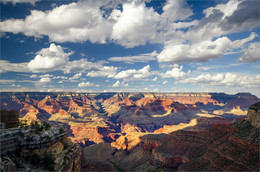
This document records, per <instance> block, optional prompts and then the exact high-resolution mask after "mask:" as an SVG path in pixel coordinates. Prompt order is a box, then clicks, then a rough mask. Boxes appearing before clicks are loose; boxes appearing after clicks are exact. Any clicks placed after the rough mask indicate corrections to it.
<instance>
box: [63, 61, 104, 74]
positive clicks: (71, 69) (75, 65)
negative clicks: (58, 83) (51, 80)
mask: <svg viewBox="0 0 260 172" xmlns="http://www.w3.org/2000/svg"><path fill="white" fill-rule="evenodd" d="M102 67H103V63H102V62H96V63H93V62H89V61H88V60H87V59H80V60H73V61H69V62H68V63H67V65H66V66H64V68H62V70H63V72H64V73H85V72H86V71H87V70H91V69H100V68H102Z"/></svg>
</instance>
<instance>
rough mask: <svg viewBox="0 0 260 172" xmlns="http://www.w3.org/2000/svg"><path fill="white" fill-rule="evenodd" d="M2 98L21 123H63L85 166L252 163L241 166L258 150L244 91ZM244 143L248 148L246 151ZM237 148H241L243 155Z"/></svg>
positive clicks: (255, 116) (255, 117)
mask: <svg viewBox="0 0 260 172" xmlns="http://www.w3.org/2000/svg"><path fill="white" fill-rule="evenodd" d="M1 100H2V101H1V108H3V109H17V110H18V111H19V114H20V120H26V122H27V123H30V122H32V121H38V122H39V123H42V122H44V121H47V122H49V123H50V124H52V125H58V124H62V125H64V126H66V129H67V132H68V136H69V138H70V139H71V140H72V142H74V143H78V144H79V145H80V146H81V148H82V151H83V152H84V153H83V155H82V165H81V166H82V169H83V170H90V171H91V170H92V171H93V170H99V171H104V170H110V171H111V170H119V169H120V168H121V170H122V169H123V170H136V171H146V170H147V169H151V170H152V169H158V168H159V169H165V170H180V171H186V170H187V171H192V170H196V169H197V170H206V171H208V170H214V169H215V170H228V171H230V170H231V169H232V168H234V169H236V170H240V169H241V170H245V171H246V170H252V169H255V168H256V167H257V165H256V164H251V166H249V165H250V164H247V163H248V162H249V161H251V160H254V158H255V159H257V158H258V157H257V156H256V153H257V152H259V150H258V149H257V148H256V147H255V145H257V144H258V142H259V139H258V140H257V137H256V132H257V131H258V130H257V127H259V110H258V109H257V107H259V104H258V105H254V106H251V107H250V105H252V104H255V103H257V102H259V99H258V98H257V97H256V96H254V95H251V94H249V93H238V94H236V95H228V94H224V93H100V94H99V93H86V94H80V93H77V94H75V93H39V92H35V93H3V94H1ZM249 107H250V108H249ZM248 108H249V111H248V112H247V109H248ZM246 115H247V117H246V119H247V121H244V120H243V119H244V118H245V116H246ZM251 123H252V125H251ZM248 132H249V133H248ZM250 133H251V134H250ZM222 144H223V145H222ZM247 146H249V147H250V148H249V149H248V150H249V151H250V153H246V152H245V151H247V149H245V148H246V147H247ZM213 147H217V148H218V149H217V150H215V149H213ZM229 147H230V149H229ZM53 150H55V151H56V152H61V150H62V145H61V144H59V143H57V144H56V145H55V146H53ZM237 150H239V151H241V152H242V153H244V154H246V156H244V157H245V160H241V159H239V158H242V154H241V155H236V151H237ZM101 153H102V156H104V157H105V158H102V156H101V155H100V154H101ZM233 154H234V155H233ZM55 156H56V155H55ZM236 156H237V157H238V159H237V158H236ZM97 157H99V158H97ZM196 157H197V158H196ZM218 157H221V158H218ZM226 159H228V160H230V161H226ZM197 161H198V162H199V163H198V162H197ZM223 162H230V163H229V164H230V165H225V164H222V163H223ZM253 162H255V161H253ZM194 164H196V165H194ZM237 164H243V166H239V165H237ZM222 166H224V167H222ZM202 167H203V168H202Z"/></svg>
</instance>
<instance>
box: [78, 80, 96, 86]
mask: <svg viewBox="0 0 260 172" xmlns="http://www.w3.org/2000/svg"><path fill="white" fill-rule="evenodd" d="M78 87H99V85H97V84H95V83H92V82H88V81H87V82H81V83H79V84H78Z"/></svg>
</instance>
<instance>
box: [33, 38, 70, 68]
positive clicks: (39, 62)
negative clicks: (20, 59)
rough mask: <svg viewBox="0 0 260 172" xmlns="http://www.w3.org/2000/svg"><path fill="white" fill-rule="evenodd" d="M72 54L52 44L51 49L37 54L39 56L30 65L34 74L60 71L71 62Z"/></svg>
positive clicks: (45, 49)
mask: <svg viewBox="0 0 260 172" xmlns="http://www.w3.org/2000/svg"><path fill="white" fill-rule="evenodd" d="M69 55H71V53H65V52H64V51H63V48H62V47H61V46H59V45H57V46H56V45H55V44H54V43H52V44H51V45H50V47H49V48H43V49H41V50H40V51H39V52H37V56H36V57H35V58H34V59H33V60H31V61H30V62H29V64H28V68H29V69H30V70H31V71H32V72H36V73H40V72H48V71H54V70H59V69H61V68H62V67H64V66H65V64H67V63H68V61H69Z"/></svg>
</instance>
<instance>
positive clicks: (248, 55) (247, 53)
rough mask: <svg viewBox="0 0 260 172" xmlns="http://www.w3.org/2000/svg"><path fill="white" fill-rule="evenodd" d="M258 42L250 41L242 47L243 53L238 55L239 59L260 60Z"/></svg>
mask: <svg viewBox="0 0 260 172" xmlns="http://www.w3.org/2000/svg"><path fill="white" fill-rule="evenodd" d="M259 47H260V42H254V43H250V45H249V46H248V48H245V49H243V50H242V51H243V54H242V55H240V56H239V59H238V60H239V61H240V62H242V63H245V62H255V61H257V60H260V48H259Z"/></svg>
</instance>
